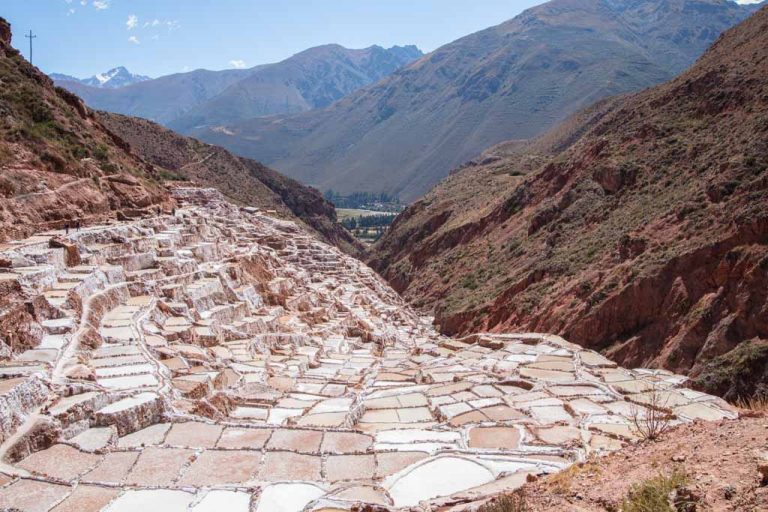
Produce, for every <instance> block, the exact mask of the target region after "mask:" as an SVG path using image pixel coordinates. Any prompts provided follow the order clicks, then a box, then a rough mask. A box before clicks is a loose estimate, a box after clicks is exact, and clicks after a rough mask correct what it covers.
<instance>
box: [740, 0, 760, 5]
mask: <svg viewBox="0 0 768 512" xmlns="http://www.w3.org/2000/svg"><path fill="white" fill-rule="evenodd" d="M762 1H763V0H736V3H737V4H742V5H744V4H759V3H760V2H762Z"/></svg>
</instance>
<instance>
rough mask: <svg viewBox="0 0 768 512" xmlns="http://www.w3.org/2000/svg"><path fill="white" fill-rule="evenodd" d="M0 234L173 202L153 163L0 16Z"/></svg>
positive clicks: (17, 234)
mask: <svg viewBox="0 0 768 512" xmlns="http://www.w3.org/2000/svg"><path fill="white" fill-rule="evenodd" d="M0 82H2V84H3V86H2V87H0V240H7V239H10V238H19V237H23V236H26V235H29V234H31V233H33V232H37V231H43V230H45V229H51V228H61V227H63V226H64V224H65V223H68V222H69V223H71V222H72V221H73V220H81V221H84V222H101V221H103V220H106V219H108V218H110V217H114V216H115V214H118V215H125V216H131V215H136V214H140V213H142V212H150V211H156V210H157V208H170V205H171V203H172V201H171V199H170V198H169V196H168V194H167V191H166V189H165V188H164V187H162V186H161V185H159V181H158V180H159V178H160V176H159V175H158V173H157V172H156V170H155V169H154V168H153V167H152V166H151V165H149V164H147V163H146V162H144V161H143V160H141V159H140V158H138V157H136V155H134V154H132V153H131V152H130V151H129V149H128V148H127V145H126V144H125V143H124V142H123V141H122V140H120V139H119V138H118V137H116V136H115V135H114V134H113V133H111V132H110V131H109V130H108V129H107V128H105V127H104V126H103V125H102V124H101V123H100V122H99V121H98V120H97V119H96V118H94V116H93V115H92V113H91V112H90V111H89V110H88V109H87V108H86V107H85V106H84V105H83V102H82V101H81V100H80V99H79V98H78V97H77V96H75V95H73V94H72V93H70V92H68V91H66V90H64V89H61V88H57V87H54V85H53V81H52V80H51V79H50V78H48V77H47V76H46V75H44V74H43V73H41V72H40V71H39V70H38V69H37V68H35V67H33V66H32V65H31V64H29V62H27V61H26V60H24V58H23V57H22V56H21V55H20V54H19V52H18V51H17V50H16V49H14V48H13V47H12V46H11V27H10V25H9V24H8V23H7V22H6V21H5V20H4V19H2V18H0Z"/></svg>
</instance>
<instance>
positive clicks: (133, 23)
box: [125, 14, 139, 30]
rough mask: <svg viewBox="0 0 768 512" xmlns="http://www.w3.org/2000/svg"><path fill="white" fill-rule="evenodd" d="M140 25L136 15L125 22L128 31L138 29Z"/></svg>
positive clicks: (132, 15) (130, 16)
mask: <svg viewBox="0 0 768 512" xmlns="http://www.w3.org/2000/svg"><path fill="white" fill-rule="evenodd" d="M138 24H139V17H138V16H136V15H135V14H131V15H129V16H128V21H126V22H125V26H126V27H127V28H128V30H133V29H134V28H136V25H138Z"/></svg>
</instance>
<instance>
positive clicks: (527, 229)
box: [370, 7, 768, 399]
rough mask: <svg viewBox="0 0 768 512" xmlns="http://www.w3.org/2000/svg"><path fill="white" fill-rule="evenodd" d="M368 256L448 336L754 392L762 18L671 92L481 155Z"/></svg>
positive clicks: (766, 349)
mask: <svg viewBox="0 0 768 512" xmlns="http://www.w3.org/2000/svg"><path fill="white" fill-rule="evenodd" d="M370 258H371V264H372V266H373V267H374V268H376V269H377V270H378V271H379V272H380V273H381V274H382V275H383V276H385V277H386V279H388V280H389V282H390V283H392V284H393V285H394V287H395V288H396V289H397V290H398V291H401V292H402V293H404V295H405V297H406V298H408V299H409V300H410V301H412V302H413V303H414V304H416V305H417V306H420V307H423V308H425V309H431V310H433V311H434V313H435V315H436V322H437V324H439V326H440V328H441V329H442V330H443V331H444V332H446V333H468V332H473V331H486V330H490V331H510V330H520V331H537V332H554V333H559V334H562V335H563V336H565V337H566V338H567V339H569V340H571V341H573V342H576V343H579V344H580V345H583V346H585V347H588V348H591V349H595V350H600V351H602V352H603V353H604V354H605V355H607V356H609V357H611V358H612V359H614V360H615V361H617V362H619V363H620V364H622V365H625V366H639V365H653V366H656V367H661V368H666V369H669V370H672V371H674V372H678V373H679V372H685V373H689V374H690V375H691V376H692V377H693V378H694V382H695V383H696V385H697V386H698V387H700V388H702V389H705V390H707V391H711V392H716V393H718V394H720V395H723V396H725V397H727V398H729V399H736V398H739V397H744V396H749V395H760V396H763V397H765V396H768V372H767V371H766V369H768V7H764V8H762V9H761V10H760V11H759V12H757V13H756V14H754V15H753V16H752V17H750V18H749V19H748V20H747V21H745V22H743V23H742V24H740V25H739V26H737V27H735V28H733V29H731V30H729V31H728V32H726V33H725V34H724V35H723V36H722V37H720V38H719V39H718V40H717V42H716V43H715V44H714V45H713V46H712V47H711V49H710V50H709V51H707V53H706V54H705V55H704V56H703V57H702V58H701V59H700V60H699V61H698V62H697V63H696V64H695V65H694V66H693V67H692V68H691V69H690V70H689V71H687V72H686V73H684V74H682V75H681V76H679V77H678V78H676V79H674V80H672V81H670V82H668V83H665V84H663V85H660V86H657V87H655V88H652V89H648V90H646V91H643V92H640V93H634V94H629V95H624V96H620V97H616V98H611V99H607V100H603V101H602V102H600V103H598V104H596V105H594V106H592V107H590V108H589V109H586V110H584V111H581V112H579V113H578V114H576V115H574V116H572V117H570V118H569V119H568V120H567V121H566V122H565V123H563V124H561V125H559V126H558V127H556V128H555V129H554V130H552V131H550V132H549V133H548V134H546V135H545V136H543V137H541V138H539V139H537V140H534V141H511V142H508V143H505V144H502V145H499V146H497V147H495V148H491V149H490V150H488V151H487V152H486V153H485V154H483V155H482V156H481V157H478V158H477V159H475V161H474V162H473V163H471V164H469V165H467V166H465V167H464V168H462V169H459V170H458V171H457V172H455V173H454V174H452V175H451V176H449V177H448V178H447V179H446V180H444V181H443V182H442V183H440V184H439V185H438V186H437V187H436V188H435V189H433V190H432V191H430V192H429V193H428V194H426V195H425V196H424V198H422V199H421V200H419V201H417V202H415V203H414V204H413V205H411V206H410V207H409V208H408V209H406V210H405V212H403V213H402V214H401V215H400V216H399V217H398V218H397V219H396V220H395V222H394V223H393V225H392V227H391V229H390V231H389V232H388V233H387V234H386V235H385V236H384V237H383V238H382V240H380V241H379V242H378V244H377V245H376V246H374V248H373V253H372V254H371V257H370Z"/></svg>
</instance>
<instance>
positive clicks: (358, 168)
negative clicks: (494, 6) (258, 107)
mask: <svg viewBox="0 0 768 512" xmlns="http://www.w3.org/2000/svg"><path fill="white" fill-rule="evenodd" d="M753 11H754V7H753V6H740V5H738V4H736V3H734V2H730V1H727V0H552V1H551V2H548V3H545V4H543V5H540V6H537V7H534V8H532V9H529V10H527V11H525V12H524V13H522V14H520V15H519V16H517V17H516V18H514V19H512V20H510V21H507V22H505V23H502V24H501V25H498V26H495V27H491V28H489V29H486V30H483V31H480V32H477V33H475V34H472V35H469V36H467V37H464V38H462V39H459V40H457V41H455V42H453V43H450V44H448V45H445V46H443V47H441V48H439V49H437V50H436V51H434V52H433V53H431V54H429V55H427V56H425V57H423V58H421V59H419V60H417V61H416V62H414V63H412V64H410V65H409V66H406V67H405V68H403V69H400V70H399V71H397V72H395V73H393V74H392V75H391V76H389V77H387V78H385V79H383V80H381V81H379V82H377V83H376V84H374V85H371V86H369V87H366V88H364V89H362V90H360V91H358V92H356V93H353V94H351V95H349V96H347V97H345V98H343V99H342V100H340V101H338V102H336V103H334V104H333V105H331V106H330V107H328V108H326V109H322V110H313V111H310V112H307V113H303V114H296V115H289V116H276V117H270V118H258V119H251V120H244V121H239V122H232V123H222V126H213V127H208V128H200V129H196V130H193V131H191V132H190V133H191V134H192V135H194V136H196V137H199V138H201V139H203V140H205V141H207V142H210V143H214V144H218V145H222V146H224V147H227V148H228V149H230V150H232V151H234V152H235V153H237V154H240V155H243V156H247V157H251V158H257V159H258V160H260V161H263V162H265V163H266V164H268V165H271V166H273V167H274V168H276V169H278V170H280V171H281V172H284V173H285V174H287V175H289V176H292V177H294V178H296V179H299V180H301V181H303V182H304V183H309V184H312V185H314V186H316V187H318V188H320V189H321V190H327V189H333V190H335V191H339V192H342V193H350V192H356V191H369V192H387V193H390V194H398V195H399V196H400V198H401V199H402V200H404V201H410V200H413V199H415V198H417V197H419V196H420V195H422V194H423V193H425V192H426V191H427V190H429V189H430V188H431V187H432V186H433V185H434V184H435V183H437V182H438V181H439V180H440V179H441V178H443V177H444V176H446V175H447V173H448V171H449V170H450V169H452V168H455V167H456V166H458V165H460V164H461V163H463V162H465V161H467V160H469V159H470V158H472V157H474V156H475V155H477V154H478V153H479V152H481V151H482V150H484V149H485V148H487V147H489V146H491V145H493V144H496V143H499V142H501V141H504V140H509V139H526V138H530V137H533V136H536V135H539V134H541V133H543V132H544V131H546V129H547V128H549V127H552V126H554V125H555V124H556V123H557V122H559V121H561V120H563V119H564V118H566V117H567V116H568V115H569V114H570V113H573V112H575V111H577V110H578V109H581V108H584V107H586V106H588V105H590V104H591V103H593V102H595V101H596V100H598V99H600V98H602V97H606V96H609V95H615V94H618V93H622V92H627V91H634V90H639V89H642V88H644V87H648V86H650V85H654V84H658V83H660V82H663V81H664V80H667V79H670V78H672V77H673V76H674V75H675V74H677V73H679V72H681V71H682V70H684V69H685V68H686V67H687V66H689V65H690V64H692V63H693V61H694V60H695V59H696V58H697V57H698V56H699V55H701V53H702V52H703V51H704V50H705V49H706V48H707V46H708V45H709V44H711V43H712V41H714V40H715V38H716V37H717V36H718V35H719V34H720V33H721V32H722V31H723V30H725V29H727V28H729V27H731V26H733V25H734V24H736V23H738V22H739V21H741V20H743V19H744V18H745V17H746V16H748V15H749V13H751V12H753Z"/></svg>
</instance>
